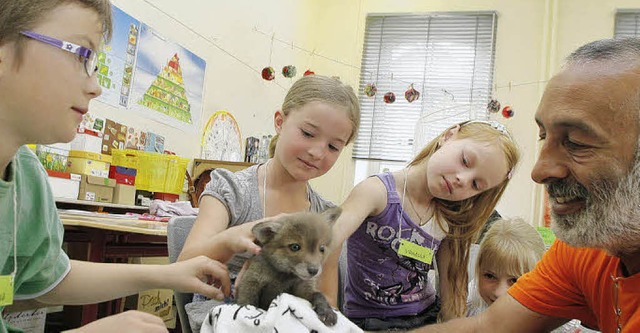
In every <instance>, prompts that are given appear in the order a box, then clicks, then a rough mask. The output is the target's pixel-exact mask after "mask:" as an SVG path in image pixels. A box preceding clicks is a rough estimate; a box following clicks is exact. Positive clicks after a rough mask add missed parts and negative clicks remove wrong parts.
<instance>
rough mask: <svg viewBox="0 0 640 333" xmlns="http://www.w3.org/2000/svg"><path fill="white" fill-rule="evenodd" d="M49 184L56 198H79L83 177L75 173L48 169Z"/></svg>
mask: <svg viewBox="0 0 640 333" xmlns="http://www.w3.org/2000/svg"><path fill="white" fill-rule="evenodd" d="M47 174H48V175H49V177H48V178H49V186H50V187H51V191H52V192H53V196H54V197H55V198H65V199H73V200H75V199H78V194H79V193H80V180H81V179H82V177H81V176H80V175H78V174H75V173H68V172H60V171H51V170H47Z"/></svg>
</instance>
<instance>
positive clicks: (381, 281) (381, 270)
mask: <svg viewBox="0 0 640 333" xmlns="http://www.w3.org/2000/svg"><path fill="white" fill-rule="evenodd" d="M376 177H378V178H380V180H381V181H382V182H383V183H384V186H385V187H386V188H387V206H386V207H385V209H384V210H383V211H382V212H381V213H380V214H379V215H377V216H370V217H368V218H367V219H366V220H364V222H362V224H361V225H360V227H359V228H358V229H357V230H356V231H355V232H354V233H353V235H351V237H349V239H348V240H347V251H348V252H347V253H348V255H347V267H348V269H347V282H346V286H345V297H344V313H345V315H346V316H347V317H350V318H370V317H376V318H388V317H398V316H407V315H415V314H418V313H420V312H422V311H423V310H425V309H426V308H427V307H428V306H430V305H431V304H432V303H433V302H434V301H435V298H436V291H435V289H434V288H433V286H432V284H431V283H429V281H428V280H427V272H429V269H432V268H433V265H428V264H426V263H423V262H421V261H418V260H414V259H411V258H407V257H404V256H399V255H398V253H397V251H398V246H399V244H400V240H399V239H398V219H399V216H400V214H401V211H402V210H401V209H402V207H401V205H402V204H401V202H400V196H399V195H398V192H397V191H396V187H395V181H394V179H393V175H391V173H384V174H380V175H376ZM400 223H402V226H401V230H402V231H401V236H402V238H403V239H406V240H410V241H411V242H413V243H416V244H419V245H421V246H424V247H427V248H431V249H433V250H434V252H435V251H436V250H437V249H438V247H439V246H440V241H439V240H438V239H437V238H433V237H431V235H429V234H428V233H427V232H425V231H424V230H423V229H422V228H420V226H418V225H417V224H416V223H414V222H413V221H412V220H411V219H410V218H409V216H408V215H407V214H406V213H404V212H403V213H402V217H401V218H400ZM434 260H435V254H434Z"/></svg>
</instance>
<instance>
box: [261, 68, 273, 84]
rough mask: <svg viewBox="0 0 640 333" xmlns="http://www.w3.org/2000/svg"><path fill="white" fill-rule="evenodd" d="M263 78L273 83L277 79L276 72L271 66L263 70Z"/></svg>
mask: <svg viewBox="0 0 640 333" xmlns="http://www.w3.org/2000/svg"><path fill="white" fill-rule="evenodd" d="M262 78H263V79H265V80H267V81H271V80H273V79H275V78H276V71H275V70H274V69H273V67H271V66H268V67H265V68H263V69H262Z"/></svg>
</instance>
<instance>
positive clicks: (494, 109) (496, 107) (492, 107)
mask: <svg viewBox="0 0 640 333" xmlns="http://www.w3.org/2000/svg"><path fill="white" fill-rule="evenodd" d="M500 107H501V105H500V102H499V101H498V100H497V99H492V100H490V101H489V103H488V104H487V111H489V112H491V113H498V112H500Z"/></svg>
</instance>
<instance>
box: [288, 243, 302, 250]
mask: <svg viewBox="0 0 640 333" xmlns="http://www.w3.org/2000/svg"><path fill="white" fill-rule="evenodd" d="M289 249H291V251H293V252H298V251H300V244H297V243H293V244H289Z"/></svg>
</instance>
